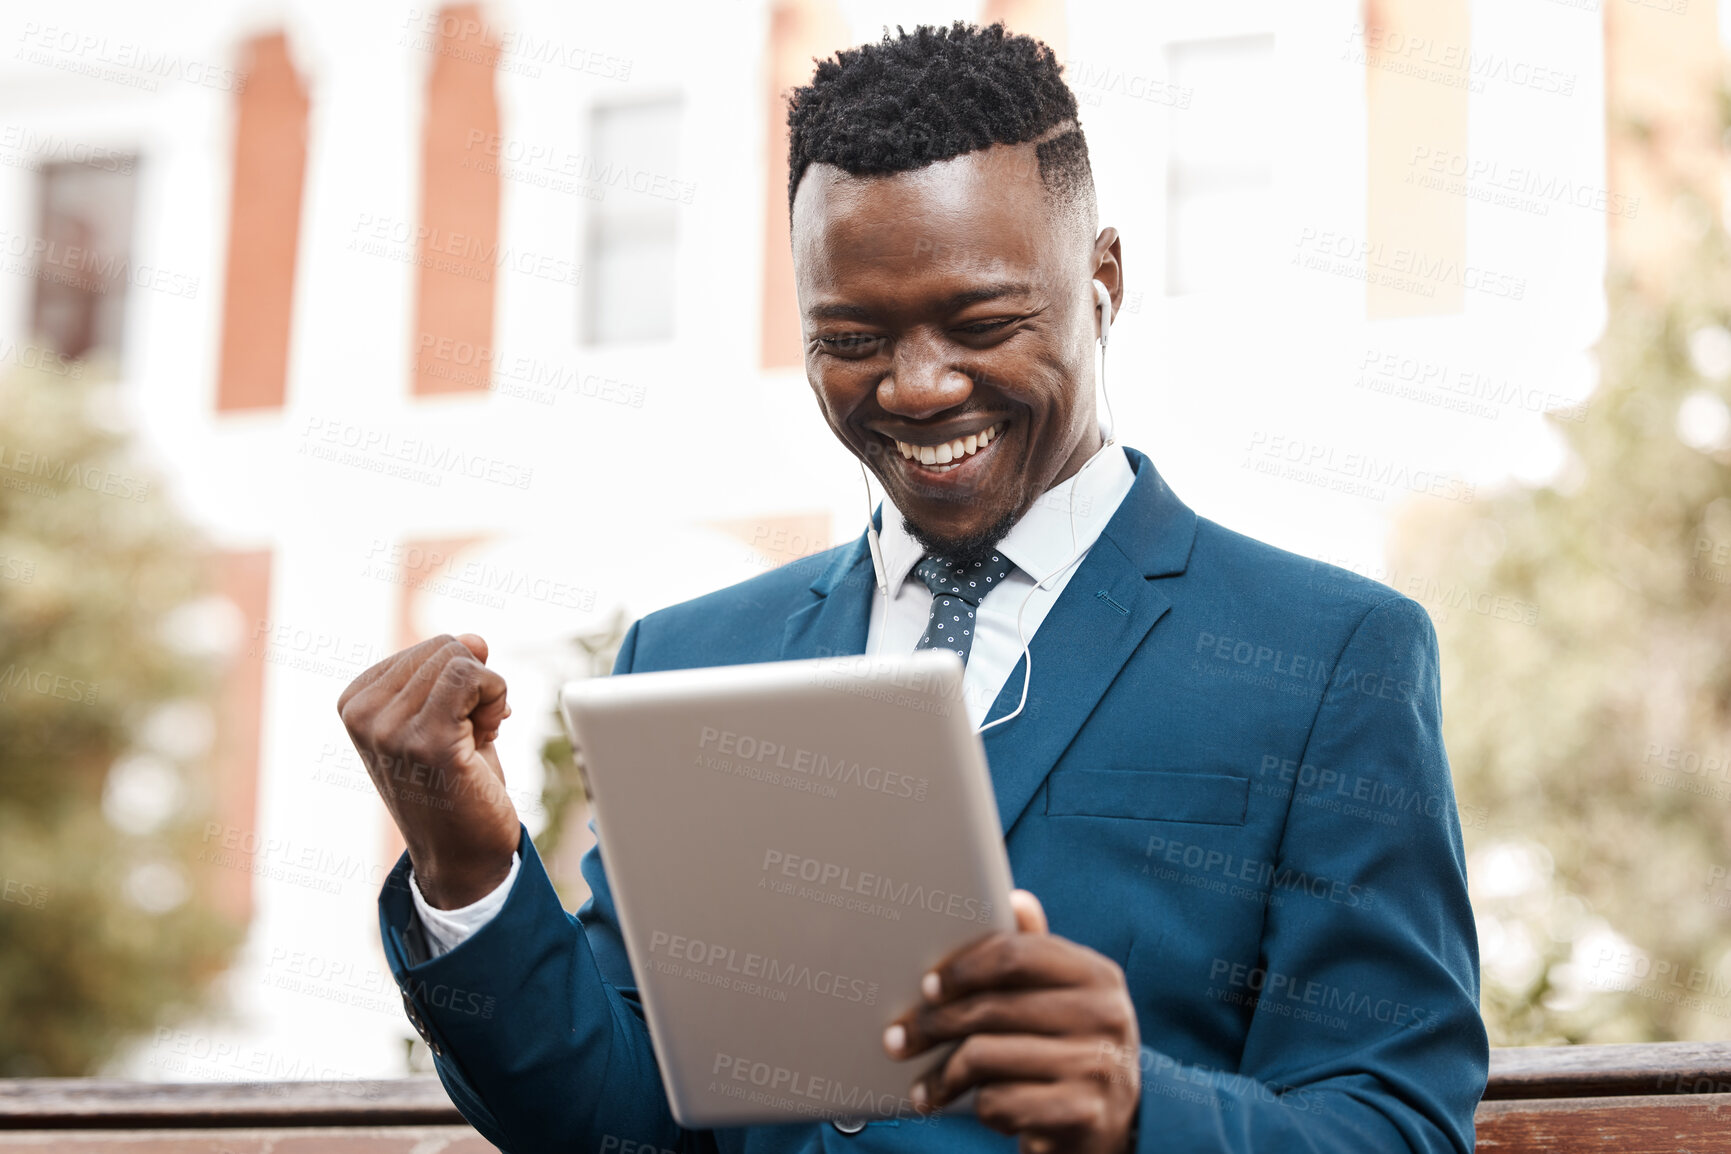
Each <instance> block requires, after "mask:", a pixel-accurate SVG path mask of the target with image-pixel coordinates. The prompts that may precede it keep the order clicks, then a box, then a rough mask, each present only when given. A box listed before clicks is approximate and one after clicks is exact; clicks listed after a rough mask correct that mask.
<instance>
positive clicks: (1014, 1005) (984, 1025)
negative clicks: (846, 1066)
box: [884, 986, 1123, 1058]
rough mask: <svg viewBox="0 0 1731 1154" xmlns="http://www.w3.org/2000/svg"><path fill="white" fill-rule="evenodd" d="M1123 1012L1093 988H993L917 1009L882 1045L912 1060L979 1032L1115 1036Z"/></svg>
mask: <svg viewBox="0 0 1731 1154" xmlns="http://www.w3.org/2000/svg"><path fill="white" fill-rule="evenodd" d="M1122 1013H1123V1012H1122V1009H1121V1007H1120V1006H1119V1004H1118V1002H1117V1000H1116V999H1115V998H1113V997H1112V996H1111V995H1110V993H1108V992H1107V991H1103V990H1099V989H1094V988H1091V987H1075V986H1063V987H1055V988H1045V989H1037V990H1016V991H1001V990H1000V991H992V992H988V993H981V994H974V995H972V996H970V997H967V998H963V999H960V1000H959V1001H954V1002H944V1003H941V1004H936V1005H926V1006H921V1007H919V1008H918V1009H916V1010H914V1011H912V1012H911V1013H910V1014H908V1015H906V1016H904V1017H903V1018H901V1019H900V1020H898V1021H897V1022H896V1023H895V1024H894V1025H892V1026H891V1027H890V1028H889V1029H888V1030H886V1031H885V1032H884V1049H885V1050H887V1051H888V1052H889V1055H890V1057H892V1058H912V1057H915V1056H917V1055H919V1054H923V1053H925V1052H926V1051H927V1050H930V1049H932V1048H933V1047H934V1046H941V1045H943V1044H944V1043H946V1042H953V1041H955V1040H957V1039H958V1038H967V1037H970V1036H973V1035H977V1034H1000V1035H1001V1034H1042V1035H1047V1036H1052V1037H1058V1036H1062V1035H1066V1034H1081V1033H1087V1034H1101V1035H1113V1034H1116V1032H1117V1031H1118V1030H1119V1029H1120V1028H1121V1027H1122V1025H1123V1021H1122ZM895 1031H900V1032H899V1033H896V1032H895ZM892 1047H893V1048H892Z"/></svg>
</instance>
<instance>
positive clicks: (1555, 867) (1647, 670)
mask: <svg viewBox="0 0 1731 1154" xmlns="http://www.w3.org/2000/svg"><path fill="white" fill-rule="evenodd" d="M1643 211H1652V212H1666V211H1671V212H1676V213H1679V214H1680V215H1681V216H1683V217H1686V218H1688V219H1692V220H1694V221H1696V222H1697V224H1696V228H1697V229H1698V231H1699V243H1698V244H1696V245H1695V246H1694V249H1693V252H1692V254H1691V255H1690V257H1689V259H1688V261H1687V264H1686V267H1683V268H1680V269H1678V270H1677V272H1676V275H1675V276H1673V277H1672V278H1670V279H1669V281H1668V283H1667V284H1666V285H1665V286H1664V287H1663V288H1662V289H1660V290H1655V289H1653V288H1651V287H1648V288H1642V287H1640V286H1639V285H1638V284H1637V283H1636V281H1635V280H1634V279H1632V278H1631V277H1630V276H1628V275H1627V274H1626V273H1625V272H1623V271H1621V270H1616V269H1613V270H1612V272H1611V274H1610V276H1609V277H1608V278H1607V296H1608V305H1609V314H1608V319H1607V324H1606V330H1605V333H1604V336H1603V338H1602V340H1601V342H1600V344H1599V346H1598V363H1599V371H1600V380H1599V385H1598V388H1597V390H1596V391H1595V393H1594V394H1593V396H1592V397H1591V399H1590V400H1589V402H1588V403H1587V405H1586V407H1585V410H1584V412H1579V411H1578V412H1575V413H1572V414H1569V415H1568V416H1569V418H1573V419H1566V418H1564V419H1559V418H1558V417H1555V416H1553V417H1552V418H1551V424H1552V427H1553V428H1554V429H1555V431H1556V433H1557V435H1558V436H1559V437H1560V438H1561V440H1562V442H1563V444H1564V445H1565V446H1566V453H1567V463H1566V465H1565V466H1564V467H1563V468H1562V469H1561V471H1560V472H1559V474H1558V476H1557V477H1556V479H1554V480H1553V481H1552V482H1551V483H1549V484H1547V485H1544V486H1542V487H1537V488H1518V487H1517V488H1510V489H1508V490H1505V491H1503V492H1500V493H1498V494H1495V495H1492V496H1491V497H1490V498H1488V499H1484V500H1480V501H1479V502H1477V503H1475V504H1472V505H1467V506H1464V507H1455V508H1453V509H1450V510H1446V511H1442V512H1436V511H1434V510H1418V509H1414V510H1412V511H1410V512H1409V513H1408V514H1407V515H1406V517H1405V518H1404V520H1403V522H1402V524H1401V525H1400V526H1399V529H1398V530H1397V533H1396V538H1395V545H1394V549H1393V553H1392V556H1391V564H1392V565H1393V567H1394V569H1395V570H1396V572H1399V573H1403V574H1406V575H1408V576H1409V577H1410V578H1411V579H1412V580H1414V581H1419V580H1422V581H1423V583H1424V587H1425V588H1426V589H1428V590H1430V591H1432V593H1433V595H1434V596H1433V598H1431V599H1430V600H1431V602H1432V603H1431V608H1432V613H1433V617H1435V618H1437V631H1438V635H1439V638H1440V641H1441V646H1442V658H1443V709H1444V724H1445V736H1446V740H1447V743H1448V749H1449V755H1450V760H1451V763H1452V766H1453V769H1454V774H1455V782H1456V788H1457V790H1458V793H1459V796H1460V801H1461V804H1462V807H1463V815H1464V816H1465V818H1466V820H1465V822H1464V825H1465V826H1466V837H1467V849H1468V853H1469V859H1470V862H1471V867H1472V883H1473V888H1474V894H1473V898H1474V904H1475V908H1476V911H1477V914H1478V918H1479V939H1480V943H1481V946H1482V948H1483V952H1484V967H1485V974H1484V977H1485V982H1484V1010H1485V1017H1486V1019H1487V1021H1488V1023H1489V1026H1490V1029H1491V1038H1492V1041H1493V1043H1497V1044H1543V1043H1557V1042H1565V1041H1567V1042H1614V1041H1659V1040H1667V1039H1710V1038H1723V1037H1725V1036H1727V1032H1728V1031H1731V876H1728V872H1731V869H1728V867H1731V409H1728V407H1727V401H1728V400H1731V251H1728V247H1727V241H1726V234H1725V231H1724V229H1723V227H1722V225H1721V223H1720V220H1719V214H1718V212H1717V209H1716V206H1709V205H1707V204H1704V203H1702V202H1701V201H1700V200H1699V199H1696V198H1691V197H1689V196H1688V195H1687V194H1683V195H1680V196H1679V197H1678V199H1677V201H1676V202H1675V203H1674V204H1670V205H1666V204H1649V205H1645V206H1643Z"/></svg>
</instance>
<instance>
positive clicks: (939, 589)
mask: <svg viewBox="0 0 1731 1154" xmlns="http://www.w3.org/2000/svg"><path fill="white" fill-rule="evenodd" d="M1014 568H1015V566H1014V565H1012V564H1011V563H1010V562H1009V561H1006V560H1005V559H1004V555H1003V554H1002V553H998V552H993V553H992V555H991V556H990V557H988V558H987V559H986V560H984V561H975V562H973V563H972V564H969V565H955V564H952V563H951V562H949V561H947V560H945V559H944V558H942V557H927V558H926V559H925V560H924V561H921V562H920V563H919V564H918V565H915V566H914V573H915V574H916V575H918V577H919V579H920V580H921V581H924V582H925V583H926V588H927V589H930V590H931V591H932V615H931V617H930V618H929V619H927V621H926V631H925V634H924V635H923V636H922V637H921V638H920V643H919V644H918V645H916V646H914V648H915V649H948V650H950V651H951V652H952V653H954V654H955V655H956V656H957V657H960V658H961V659H962V664H963V665H966V664H967V663H968V652H969V650H971V649H972V648H973V647H974V611H975V610H976V609H978V608H979V607H980V599H981V598H982V597H984V596H985V595H986V594H987V592H989V591H990V590H991V588H992V586H994V585H996V584H997V583H998V582H1000V581H1002V580H1003V579H1004V578H1006V577H1008V576H1009V575H1010V571H1011V570H1013V569H1014Z"/></svg>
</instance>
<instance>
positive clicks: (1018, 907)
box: [1010, 890, 1049, 934]
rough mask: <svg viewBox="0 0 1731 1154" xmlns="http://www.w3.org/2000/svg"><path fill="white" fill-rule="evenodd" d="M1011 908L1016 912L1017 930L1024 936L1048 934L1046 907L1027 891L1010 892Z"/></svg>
mask: <svg viewBox="0 0 1731 1154" xmlns="http://www.w3.org/2000/svg"><path fill="white" fill-rule="evenodd" d="M1010 908H1011V909H1013V910H1015V911H1016V928H1017V929H1018V930H1021V931H1022V932H1023V933H1024V934H1043V933H1046V932H1048V928H1049V927H1048V926H1047V924H1046V907H1044V906H1042V905H1041V904H1040V899H1039V898H1037V897H1035V896H1034V895H1033V894H1031V893H1029V892H1028V891H1027V890H1011V891H1010Z"/></svg>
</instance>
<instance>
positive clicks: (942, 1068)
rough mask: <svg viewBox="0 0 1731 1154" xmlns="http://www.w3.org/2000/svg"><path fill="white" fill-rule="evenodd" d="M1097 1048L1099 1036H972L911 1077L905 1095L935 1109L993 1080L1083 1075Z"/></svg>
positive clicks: (1045, 1079) (1062, 1078)
mask: <svg viewBox="0 0 1731 1154" xmlns="http://www.w3.org/2000/svg"><path fill="white" fill-rule="evenodd" d="M1098 1049H1099V1042H1098V1040H1097V1039H1088V1040H1086V1041H1084V1040H1082V1039H1079V1038H1045V1037H1039V1036H1035V1035H1031V1034H976V1035H975V1036H974V1037H971V1038H969V1039H968V1040H967V1041H965V1042H963V1043H962V1044H961V1045H960V1046H957V1047H956V1048H955V1050H954V1051H952V1052H951V1054H950V1056H949V1057H948V1058H947V1059H945V1061H944V1062H943V1063H942V1064H940V1065H939V1066H937V1067H936V1068H934V1069H932V1070H929V1071H927V1072H926V1073H925V1074H923V1075H921V1076H920V1077H919V1078H917V1079H915V1081H914V1084H913V1086H911V1087H910V1088H909V1091H908V1097H909V1098H911V1099H912V1100H913V1101H914V1102H916V1103H923V1104H924V1105H925V1106H926V1107H928V1108H930V1109H933V1110H937V1109H942V1108H943V1107H944V1106H947V1105H949V1104H950V1103H951V1102H953V1101H955V1100H956V1099H957V1098H960V1097H961V1096H962V1095H963V1094H965V1093H967V1092H968V1091H969V1090H973V1089H977V1088H980V1087H984V1086H987V1085H990V1084H993V1083H1001V1082H1058V1081H1068V1080H1072V1079H1082V1078H1086V1077H1087V1075H1088V1070H1089V1063H1090V1061H1092V1060H1094V1055H1095V1053H1096V1052H1097V1051H1098Z"/></svg>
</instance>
